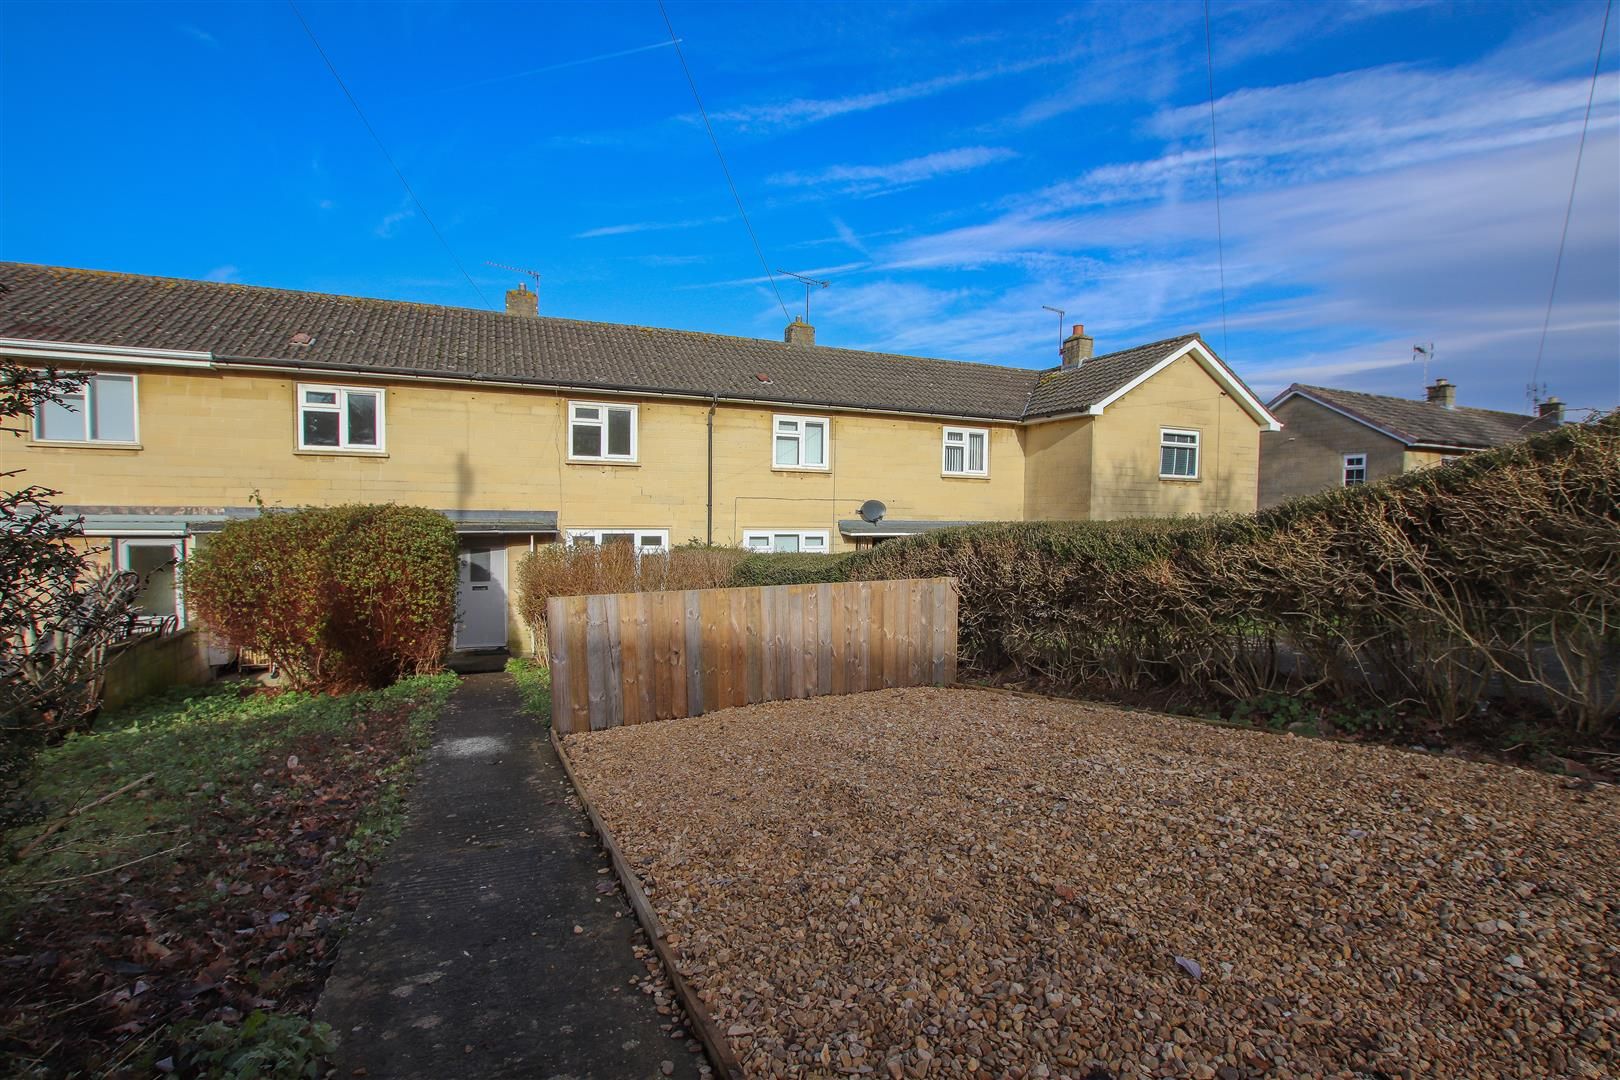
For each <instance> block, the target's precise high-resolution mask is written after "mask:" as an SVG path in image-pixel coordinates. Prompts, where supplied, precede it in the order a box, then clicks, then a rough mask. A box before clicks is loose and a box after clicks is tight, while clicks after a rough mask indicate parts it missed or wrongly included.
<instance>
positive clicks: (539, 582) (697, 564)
mask: <svg viewBox="0 0 1620 1080" xmlns="http://www.w3.org/2000/svg"><path fill="white" fill-rule="evenodd" d="M747 557H748V553H747V552H745V551H743V550H742V549H741V548H728V547H713V546H707V545H701V544H692V545H689V546H685V547H678V548H673V549H671V550H669V551H663V552H647V553H638V552H637V551H636V549H635V548H634V547H633V546H632V545H630V544H627V543H610V544H600V545H598V544H573V545H564V544H546V545H545V546H543V547H540V548H537V549H536V550H534V551H531V552H530V553H529V554H527V555H525V556H524V557H523V560H522V561H521V562H519V563H518V567H517V574H516V575H515V577H514V585H515V588H516V592H517V609H518V616H519V618H521V619H522V620H523V622H524V624H525V625H526V626H528V627H529V630H530V632H531V633H532V634H533V635H534V640H535V641H536V642H538V648H540V649H544V648H545V643H546V601H548V600H550V599H551V598H552V597H553V596H593V595H597V594H601V593H631V592H664V591H668V590H677V589H720V588H725V587H726V586H727V585H729V584H730V583H731V578H732V574H733V572H734V571H735V570H736V568H737V566H738V564H739V563H741V562H742V561H743V560H744V559H746V558H747Z"/></svg>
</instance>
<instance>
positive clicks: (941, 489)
mask: <svg viewBox="0 0 1620 1080" xmlns="http://www.w3.org/2000/svg"><path fill="white" fill-rule="evenodd" d="M96 370H100V371H104V372H108V373H119V374H131V373H132V374H134V375H135V376H136V387H135V396H136V406H135V411H136V431H135V440H134V441H133V442H131V443H128V444H119V445H108V444H94V443H74V442H46V441H43V440H40V439H37V438H34V437H33V434H32V433H31V434H30V436H29V437H28V438H25V439H17V440H12V439H7V440H5V441H3V442H0V468H4V469H7V470H9V469H25V470H26V473H25V482H26V483H30V484H41V485H44V486H47V487H50V488H53V489H55V490H57V491H59V492H60V493H61V494H60V495H59V496H57V500H56V501H57V502H59V503H61V504H63V505H67V506H75V507H86V508H97V509H103V508H104V509H106V510H107V511H109V512H115V511H119V510H131V511H134V510H140V511H148V510H153V509H163V508H206V507H246V506H250V505H253V504H255V503H256V502H259V501H261V500H262V502H263V504H264V505H266V506H271V507H276V506H282V507H295V506H304V505H325V504H334V503H344V502H398V503H406V504H414V505H421V506H428V507H432V508H435V509H440V510H448V511H458V510H460V511H474V510H476V511H485V512H487V511H496V510H504V511H520V512H534V511H554V512H555V513H556V515H557V530H556V532H555V533H552V532H549V531H546V532H540V533H528V534H525V533H522V532H511V533H507V534H505V535H503V536H501V537H498V538H494V539H486V540H485V541H484V543H486V544H487V545H488V546H492V547H497V548H504V549H505V551H506V554H507V565H508V575H507V577H508V580H510V577H511V572H512V571H515V569H516V566H517V562H518V560H519V559H520V558H521V557H522V555H523V554H524V553H525V552H526V551H527V550H528V549H529V547H530V546H531V545H532V544H536V543H547V542H552V541H554V540H558V539H566V538H567V537H568V536H569V535H570V534H571V533H572V532H574V531H578V530H617V531H635V532H643V533H649V534H656V535H657V536H659V537H661V538H662V539H663V540H664V541H665V542H666V543H668V544H671V545H679V544H682V543H686V542H687V541H690V540H694V539H695V540H699V541H702V540H705V539H712V540H713V542H715V543H717V544H727V545H731V544H741V543H743V542H744V539H745V534H746V533H749V532H752V531H765V532H782V531H793V532H801V533H811V534H821V535H823V536H824V537H825V546H826V549H827V550H830V551H839V550H844V549H847V548H849V547H850V546H851V545H852V542H853V541H852V540H851V539H850V538H848V537H845V536H843V535H841V534H840V532H839V522H840V521H841V520H845V521H847V520H849V519H852V518H854V517H855V516H856V513H855V511H856V508H857V507H858V506H860V504H861V503H862V502H864V501H865V500H867V499H881V500H882V501H884V502H885V503H886V504H887V506H888V517H889V518H891V519H896V520H920V521H928V520H936V521H939V520H951V521H1004V520H1030V519H1069V520H1079V519H1087V518H1104V517H1121V516H1166V515H1182V514H1207V513H1213V512H1246V511H1249V510H1253V509H1254V508H1255V503H1256V495H1257V462H1258V447H1259V434H1260V429H1261V423H1260V422H1259V421H1258V420H1257V419H1256V418H1255V417H1254V416H1253V415H1252V414H1250V413H1248V412H1245V411H1244V410H1243V409H1242V408H1241V407H1239V406H1238V405H1237V404H1236V403H1235V402H1234V401H1233V400H1232V399H1231V397H1230V396H1229V395H1228V393H1227V391H1226V390H1225V389H1224V388H1223V386H1222V385H1221V383H1220V382H1219V381H1217V380H1216V379H1215V378H1214V377H1212V376H1211V375H1210V374H1209V373H1208V372H1207V371H1206V370H1205V369H1204V368H1202V367H1201V366H1200V365H1199V364H1198V363H1197V362H1196V361H1195V360H1193V359H1192V358H1191V357H1182V358H1181V359H1179V360H1177V361H1175V362H1174V363H1172V364H1171V365H1170V366H1169V367H1166V368H1165V369H1163V370H1162V371H1160V372H1158V373H1157V374H1155V375H1154V376H1152V377H1151V378H1149V379H1148V380H1147V381H1145V382H1143V383H1142V384H1141V385H1139V386H1137V387H1135V388H1134V389H1132V390H1130V391H1129V392H1128V393H1126V394H1125V395H1124V396H1123V397H1121V398H1119V399H1118V400H1117V401H1114V402H1112V403H1111V404H1110V405H1108V407H1107V408H1106V409H1105V410H1104V411H1103V413H1102V414H1101V415H1086V416H1077V417H1071V418H1067V419H1060V420H1053V421H1048V422H1031V423H1012V422H1002V423H991V422H983V421H974V420H957V419H950V418H943V417H921V416H909V415H897V414H878V413H869V412H854V411H837V410H818V409H814V408H800V407H790V406H779V407H771V406H763V405H738V404H730V403H725V402H720V403H717V404H713V405H712V406H711V403H709V402H706V401H698V400H682V399H674V398H660V397H651V396H641V397H637V396H606V395H602V394H597V393H591V392H587V391H581V392H578V393H568V392H562V391H556V390H550V389H536V388H528V387H518V386H511V387H502V386H486V385H472V384H469V383H465V382H455V381H450V380H445V381H422V380H406V379H400V378H387V377H384V378H369V377H359V376H354V375H344V376H342V377H336V378H334V377H332V376H327V375H320V376H317V375H314V374H310V375H307V376H306V375H305V374H303V373H293V372H285V371H258V370H252V369H249V368H244V367H216V366H210V365H197V366H194V367H180V366H142V365H141V364H140V363H138V362H136V363H131V364H120V365H118V366H116V367H110V366H101V367H97V368H96ZM310 384H320V385H326V386H331V385H338V386H346V387H354V388H357V389H368V390H370V389H380V390H381V391H382V410H381V411H382V440H381V441H382V443H383V446H382V448H381V449H380V450H377V451H338V450H319V451H305V450H299V449H298V408H297V402H298V400H299V396H298V395H299V388H300V386H307V385H310ZM579 402H597V403H603V404H613V405H630V406H633V407H634V409H635V455H634V457H635V460H634V461H628V462H615V463H611V464H608V463H601V462H579V461H573V460H570V454H569V447H570V442H569V406H570V404H571V403H579ZM711 409H712V413H713V416H712V424H713V437H712V445H713V465H712V496H711V487H710V422H711V416H710V414H711ZM780 417H801V418H824V419H826V420H827V421H828V432H829V440H828V450H827V464H826V467H825V468H821V469H788V468H780V467H777V466H776V465H775V464H774V455H773V441H772V432H773V429H774V423H775V421H776V419H777V418H780ZM946 427H956V428H960V427H969V428H982V429H985V430H986V431H987V432H988V469H987V475H985V476H982V477H977V476H975V477H963V476H950V475H946V474H945V471H944V464H943V457H944V454H943V442H942V440H943V437H944V429H945V428H946ZM1166 428H1170V429H1176V430H1181V431H1192V432H1196V433H1197V434H1198V437H1199V454H1198V457H1199V471H1198V474H1197V475H1196V476H1195V477H1188V478H1171V479H1166V478H1161V477H1160V475H1159V467H1160V439H1161V432H1162V430H1163V429H1166ZM103 535H104V536H105V537H106V538H107V539H110V540H111V541H112V542H113V544H114V546H115V549H116V545H117V544H119V543H121V542H128V541H129V540H130V539H132V538H120V537H118V536H114V535H109V534H103ZM179 542H182V543H187V544H189V543H195V542H197V539H196V538H195V537H193V538H191V539H190V540H184V541H179ZM512 607H513V605H511V604H508V605H507V609H508V614H507V623H508V634H507V638H508V646H509V647H510V648H511V649H512V650H513V651H515V652H524V653H527V652H528V651H529V650H530V643H529V641H528V633H527V630H526V629H525V628H523V627H521V626H519V625H517V622H516V619H515V616H514V615H513V614H512V613H511V608H512Z"/></svg>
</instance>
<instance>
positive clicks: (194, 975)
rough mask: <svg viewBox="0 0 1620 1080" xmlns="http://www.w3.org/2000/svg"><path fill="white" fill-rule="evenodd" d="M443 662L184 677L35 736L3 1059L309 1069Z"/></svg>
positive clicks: (17, 861)
mask: <svg viewBox="0 0 1620 1080" xmlns="http://www.w3.org/2000/svg"><path fill="white" fill-rule="evenodd" d="M455 681H456V680H455V677H454V676H451V675H437V676H426V677H421V678H415V679H410V680H407V681H404V682H401V683H399V684H397V685H395V686H392V687H389V688H387V689H384V690H379V691H372V692H367V693H358V694H353V695H349V696H346V697H329V696H314V695H309V694H302V693H286V694H267V693H262V692H253V691H250V690H247V689H245V688H238V687H237V686H234V685H227V686H217V687H214V688H211V689H209V690H207V691H203V692H197V691H190V692H174V693H171V694H170V695H168V696H165V697H162V698H157V699H153V700H152V701H150V702H148V703H145V704H142V705H139V706H136V707H133V708H131V709H130V710H127V711H125V712H123V713H120V714H118V715H116V716H112V717H107V718H104V719H103V721H102V722H101V723H100V724H99V725H98V727H97V729H96V730H95V731H93V732H91V733H88V734H80V735H75V736H73V737H71V738H69V739H67V740H66V741H64V742H62V743H61V744H60V745H57V746H54V747H51V748H49V749H47V750H45V751H44V752H42V753H41V754H40V755H39V757H38V758H37V759H36V761H35V763H34V768H33V771H32V773H31V779H30V783H29V784H28V785H27V787H26V788H25V799H26V802H27V805H28V807H29V809H30V810H31V814H30V817H31V819H32V820H31V822H30V823H29V824H27V825H23V826H18V827H16V828H13V829H12V830H11V831H10V832H9V833H8V834H6V835H5V837H4V850H5V856H6V861H5V865H4V867H3V871H0V873H3V877H0V886H3V905H0V929H3V931H4V933H5V938H6V943H7V944H6V948H5V951H4V955H3V956H0V1054H3V1057H4V1060H5V1062H6V1067H5V1068H4V1069H3V1070H0V1071H3V1072H5V1073H6V1074H7V1075H44V1076H57V1075H97V1076H137V1075H145V1076H150V1075H153V1069H154V1068H157V1069H160V1070H172V1071H174V1072H175V1073H176V1074H178V1075H182V1076H195V1075H211V1076H212V1075H226V1076H243V1077H247V1076H301V1075H318V1072H317V1071H314V1070H318V1069H319V1068H320V1064H319V1058H320V1056H321V1054H322V1053H323V1052H324V1050H325V1048H326V1047H327V1045H328V1039H329V1033H327V1032H325V1031H322V1030H318V1029H316V1028H314V1027H312V1026H311V1025H310V1023H309V1022H308V1020H307V1017H308V1014H309V1010H310V1009H311V1008H312V1006H313V1004H314V999H315V996H316V994H317V992H318V990H319V988H320V985H321V983H322V981H323V980H324V978H325V975H326V973H327V971H328V970H329V968H330V966H331V963H332V961H333V958H334V954H335V948H336V944H337V942H338V940H339V935H340V933H341V929H342V925H343V920H344V918H345V917H346V916H347V914H348V913H350V912H352V911H353V909H354V907H355V905H356V903H357V901H358V897H359V893H360V890H361V888H362V886H363V885H364V883H365V881H366V878H367V876H368V874H369V872H370V869H371V867H372V865H373V864H374V863H375V861H376V859H377V858H378V856H379V854H380V852H381V850H382V847H383V845H384V844H386V842H387V840H388V839H389V838H390V837H391V836H392V835H393V834H394V833H395V832H396V831H397V829H398V828H399V826H400V824H401V822H402V815H403V806H404V804H403V798H404V789H405V781H406V780H407V778H408V777H409V775H410V771H411V768H412V765H413V763H414V760H415V757H416V755H417V754H418V753H419V752H420V751H421V750H422V749H423V747H424V746H425V745H426V740H427V736H428V734H429V731H430V727H431V722H432V719H433V718H434V717H435V716H436V715H437V714H438V711H439V708H440V706H441V705H442V704H443V702H444V700H445V698H446V697H447V696H448V695H449V693H450V691H451V689H452V688H453V686H454V684H455Z"/></svg>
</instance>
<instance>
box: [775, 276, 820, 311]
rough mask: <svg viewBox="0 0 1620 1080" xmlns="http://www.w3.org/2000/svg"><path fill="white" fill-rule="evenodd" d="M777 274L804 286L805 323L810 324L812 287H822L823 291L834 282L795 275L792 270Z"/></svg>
mask: <svg viewBox="0 0 1620 1080" xmlns="http://www.w3.org/2000/svg"><path fill="white" fill-rule="evenodd" d="M777 273H778V274H781V275H782V276H783V277H790V278H792V279H793V280H795V281H797V282H799V284H801V285H803V286H804V321H805V322H807V323H808V322H809V321H810V286H812V285H820V286H821V287H822V288H823V289H825V288H826V287H827V286H829V285H831V284H832V282H830V281H817V280H816V279H815V278H813V277H805V276H804V275H803V274H795V273H794V272H793V271H791V270H778V271H777Z"/></svg>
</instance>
